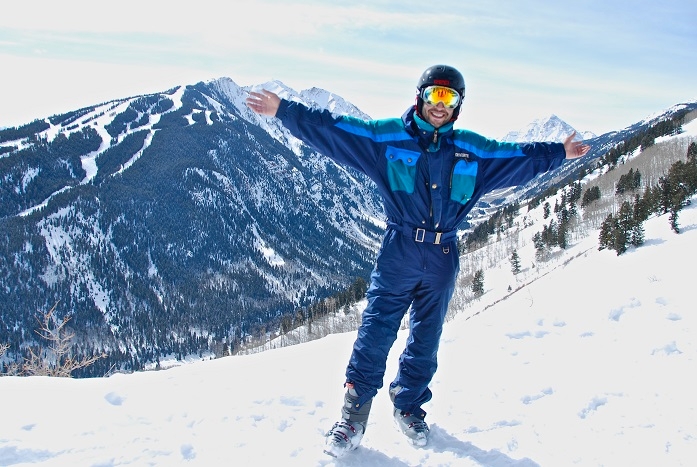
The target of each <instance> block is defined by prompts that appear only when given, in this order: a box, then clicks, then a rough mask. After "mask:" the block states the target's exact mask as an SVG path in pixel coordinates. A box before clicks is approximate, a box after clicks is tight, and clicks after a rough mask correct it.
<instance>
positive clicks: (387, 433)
mask: <svg viewBox="0 0 697 467" xmlns="http://www.w3.org/2000/svg"><path fill="white" fill-rule="evenodd" d="M689 131H690V132H691V134H692V138H693V140H694V139H697V128H696V127H695V125H694V124H693V125H692V126H691V129H690V130H689ZM668 144H673V143H671V142H668ZM595 180H596V179H594V178H592V177H591V176H589V178H588V179H586V180H584V183H594V182H595ZM552 202H553V201H552ZM681 219H682V222H681V224H682V226H683V229H682V233H681V234H679V235H677V234H675V233H673V232H672V231H671V230H670V228H669V222H668V219H667V215H664V216H659V217H654V218H652V219H650V220H649V221H648V222H647V223H646V242H645V244H644V245H643V246H641V247H639V248H631V249H630V250H629V251H628V252H627V253H625V254H624V255H622V256H619V257H618V256H616V255H615V253H614V252H611V251H608V250H603V251H599V250H598V249H597V242H596V240H597V233H598V231H597V230H592V231H590V232H588V234H587V236H584V237H583V238H582V239H580V240H578V241H575V242H574V243H573V245H571V246H570V247H569V248H568V249H566V250H563V251H562V252H561V253H560V254H559V255H555V256H554V257H552V258H550V260H549V261H547V262H538V261H537V260H536V259H535V251H534V248H533V246H532V243H531V242H530V235H531V234H532V232H534V231H536V230H539V226H540V223H541V222H543V219H542V209H541V208H537V209H534V210H532V211H531V212H525V213H522V212H521V215H520V216H518V217H517V218H516V221H515V223H516V224H519V225H521V226H522V225H528V226H530V225H532V227H528V228H525V229H523V230H522V233H521V234H520V235H519V234H518V233H516V236H515V238H519V239H521V242H520V244H519V245H518V252H519V253H520V257H521V260H522V264H523V265H524V267H523V269H522V271H521V272H520V273H519V275H517V276H514V275H513V274H512V272H511V268H510V264H509V263H508V261H506V260H505V259H503V260H502V259H499V260H496V258H497V257H498V258H505V257H506V256H507V255H508V253H507V251H508V250H507V247H506V245H507V239H509V240H511V239H513V238H514V237H512V236H509V235H508V234H509V233H511V232H512V231H509V232H508V233H507V234H504V235H503V238H502V240H501V241H498V242H492V244H491V245H489V246H487V247H486V248H484V249H483V250H484V251H482V252H481V255H482V257H490V258H491V259H492V261H484V262H482V264H485V265H486V266H485V267H486V270H485V284H486V291H485V293H484V295H483V296H482V297H481V298H478V299H476V300H469V301H468V302H467V303H464V302H463V303H460V304H457V305H456V307H455V309H454V310H453V316H452V318H451V319H450V320H449V322H447V323H446V325H445V328H444V331H443V336H442V340H441V348H440V351H439V368H438V371H437V373H436V376H435V378H434V380H433V382H432V385H431V390H432V391H433V394H434V397H433V400H432V401H431V402H429V403H428V404H427V405H426V407H425V409H426V411H427V412H428V415H427V417H426V420H427V421H428V422H429V423H430V426H431V440H430V443H429V445H427V446H426V447H424V448H420V449H419V448H414V447H413V446H411V445H410V444H408V443H407V442H406V440H405V438H404V437H403V436H402V435H401V434H400V433H399V432H398V431H397V430H396V429H395V428H394V424H393V422H392V420H391V414H390V401H389V397H388V395H387V393H386V391H385V390H382V391H380V392H379V393H378V395H377V396H376V399H375V401H374V403H373V410H372V414H371V418H370V420H369V424H368V429H367V431H366V435H365V437H364V438H363V442H362V445H361V446H360V447H359V448H358V449H357V450H356V451H355V452H353V453H350V454H349V455H348V456H347V457H346V458H344V459H342V460H341V461H337V460H334V459H332V458H329V457H327V456H326V455H325V454H323V453H322V443H323V434H324V433H325V432H326V430H327V429H328V428H329V427H330V426H331V424H332V423H333V422H334V421H335V420H336V419H337V417H338V416H339V411H340V404H341V401H342V395H343V387H342V384H343V381H344V380H343V377H344V376H343V372H344V368H345V364H346V361H347V358H348V355H349V352H350V350H351V344H352V342H353V339H354V337H355V333H354V332H349V333H344V334H336V335H331V336H328V337H325V338H323V339H320V340H316V341H313V342H310V343H306V344H301V345H295V346H292V347H287V348H283V349H276V350H270V351H267V352H263V353H259V354H256V355H245V356H232V357H225V358H219V359H217V360H213V361H206V362H196V363H193V364H189V365H184V366H180V367H178V368H173V369H170V370H166V371H158V372H139V373H134V374H129V375H125V374H116V375H113V376H111V377H108V378H94V379H62V378H40V377H32V378H20V377H4V378H0V394H2V397H3V400H4V401H5V402H7V403H6V406H5V407H4V409H3V417H2V423H0V465H28V464H31V465H46V466H49V465H50V466H56V465H122V466H129V465H132V466H140V465H167V466H179V465H186V466H211V465H260V464H263V465H271V466H298V467H299V466H303V467H305V466H327V467H328V466H340V465H341V466H374V467H383V466H385V467H387V466H406V465H410V466H412V465H419V466H423V467H432V466H441V467H448V466H452V467H474V466H477V467H481V466H487V467H510V466H528V467H533V466H545V467H546V466H570V465H581V466H591V465H593V466H596V465H608V466H624V465H633V466H688V465H692V464H693V463H694V459H695V458H696V457H697V404H696V403H695V397H694V394H695V393H696V392H697V383H696V382H695V378H694V377H693V374H694V369H695V361H697V342H696V341H695V336H696V335H697V316H696V315H695V313H694V292H693V289H692V287H693V284H692V282H693V279H692V276H691V275H690V274H686V273H685V269H684V268H681V267H676V265H680V264H693V263H694V261H695V260H697V256H695V254H696V253H695V251H696V250H695V248H694V245H695V243H696V242H697V199H695V198H693V203H692V205H691V206H688V207H687V208H685V209H684V210H683V211H682V213H681ZM509 286H513V291H512V292H509V291H508V288H509ZM340 314H341V315H343V312H341V313H340ZM406 338H407V331H406V330H403V331H400V334H399V336H398V338H397V341H396V343H395V345H394V346H393V348H392V352H391V353H390V356H389V358H388V367H387V375H386V381H389V380H390V378H391V377H392V376H393V375H394V374H395V371H396V365H397V361H398V358H399V353H400V352H401V349H402V346H403V343H404V341H405V340H406Z"/></svg>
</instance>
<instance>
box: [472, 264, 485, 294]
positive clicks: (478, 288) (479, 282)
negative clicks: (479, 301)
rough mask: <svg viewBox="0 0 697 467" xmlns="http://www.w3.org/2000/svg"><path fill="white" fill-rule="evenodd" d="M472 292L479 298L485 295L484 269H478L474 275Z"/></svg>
mask: <svg viewBox="0 0 697 467" xmlns="http://www.w3.org/2000/svg"><path fill="white" fill-rule="evenodd" d="M472 292H473V293H474V294H475V295H477V296H479V295H482V294H483V293H484V271H483V270H482V269H478V270H477V272H475V273H474V279H472Z"/></svg>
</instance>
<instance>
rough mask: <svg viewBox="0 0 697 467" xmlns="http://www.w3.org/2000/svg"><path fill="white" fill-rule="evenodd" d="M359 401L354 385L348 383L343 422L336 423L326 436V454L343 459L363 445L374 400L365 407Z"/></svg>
mask: <svg viewBox="0 0 697 467" xmlns="http://www.w3.org/2000/svg"><path fill="white" fill-rule="evenodd" d="M357 401H358V393H356V390H355V389H354V387H353V384H351V383H347V384H346V394H345V395H344V406H343V407H342V409H341V420H339V421H338V422H336V423H335V424H334V426H332V428H331V429H330V430H329V431H328V432H327V434H326V435H325V446H324V452H325V453H326V454H329V455H330V456H332V457H337V458H339V457H343V456H344V455H346V454H347V453H348V452H350V451H353V450H354V449H356V448H357V447H358V446H359V444H360V443H361V439H363V434H364V433H365V428H366V425H367V423H368V415H369V414H370V406H371V405H372V402H373V399H369V400H368V401H367V402H366V403H364V404H363V405H359V404H358V403H357Z"/></svg>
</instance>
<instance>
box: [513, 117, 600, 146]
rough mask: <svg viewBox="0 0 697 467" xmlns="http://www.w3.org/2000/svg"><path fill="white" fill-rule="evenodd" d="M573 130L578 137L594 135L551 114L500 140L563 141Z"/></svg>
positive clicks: (520, 141)
mask: <svg viewBox="0 0 697 467" xmlns="http://www.w3.org/2000/svg"><path fill="white" fill-rule="evenodd" d="M574 131H575V132H576V133H577V134H578V137H580V138H581V139H584V140H585V139H589V138H594V137H595V136H596V135H595V134H594V133H592V132H590V131H578V130H576V129H575V128H574V127H572V126H571V125H569V124H568V123H566V122H565V121H564V120H562V119H561V118H559V117H558V116H556V115H555V114H551V115H550V116H549V117H544V118H538V119H536V120H533V121H532V122H531V123H529V124H528V125H526V126H525V127H524V128H521V129H520V130H518V131H511V132H509V133H508V134H507V135H506V136H505V137H504V138H503V139H502V141H509V142H517V143H527V142H532V141H555V142H563V141H564V139H566V137H567V136H568V135H570V134H571V133H573V132H574Z"/></svg>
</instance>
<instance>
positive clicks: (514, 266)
mask: <svg viewBox="0 0 697 467" xmlns="http://www.w3.org/2000/svg"><path fill="white" fill-rule="evenodd" d="M511 272H513V274H514V275H517V274H519V273H520V257H519V256H518V251H517V250H513V253H512V254H511Z"/></svg>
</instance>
